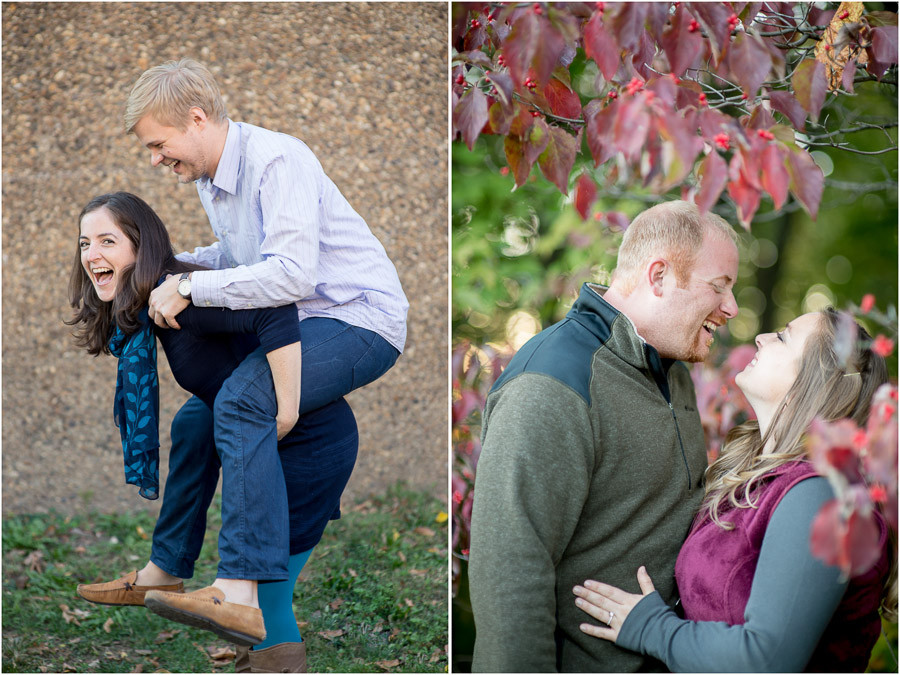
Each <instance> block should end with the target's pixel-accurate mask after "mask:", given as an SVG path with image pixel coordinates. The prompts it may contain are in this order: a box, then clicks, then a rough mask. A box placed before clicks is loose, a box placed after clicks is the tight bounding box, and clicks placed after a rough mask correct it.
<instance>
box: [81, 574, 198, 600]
mask: <svg viewBox="0 0 900 675" xmlns="http://www.w3.org/2000/svg"><path fill="white" fill-rule="evenodd" d="M137 574H138V573H137V570H135V571H134V572H129V573H128V574H126V575H125V576H124V577H119V578H118V579H116V580H115V581H107V582H106V583H103V584H78V588H77V589H76V593H78V595H79V596H81V597H82V598H84V599H85V600H87V601H88V602H93V603H96V604H98V605H138V606H143V605H144V594H145V593H146V592H147V591H167V592H170V593H184V584H183V583H182V582H180V581H179V582H178V583H177V584H172V585H169V586H137V585H136V584H135V583H134V582H135V581H137Z"/></svg>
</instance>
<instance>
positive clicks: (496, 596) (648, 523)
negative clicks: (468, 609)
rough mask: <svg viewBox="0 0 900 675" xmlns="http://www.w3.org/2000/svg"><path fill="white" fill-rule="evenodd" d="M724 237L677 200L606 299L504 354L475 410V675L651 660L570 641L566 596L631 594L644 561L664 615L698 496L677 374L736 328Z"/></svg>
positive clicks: (683, 384) (655, 211)
mask: <svg viewBox="0 0 900 675" xmlns="http://www.w3.org/2000/svg"><path fill="white" fill-rule="evenodd" d="M736 243H737V238H736V234H735V232H734V230H733V229H732V228H731V227H730V226H729V225H728V223H726V222H725V221H724V220H722V219H721V218H719V217H718V216H716V215H714V214H703V215H701V214H700V212H699V211H698V209H697V207H696V206H695V205H693V204H690V203H687V202H681V201H675V202H669V203H664V204H659V205H657V206H654V207H652V208H650V209H648V210H646V211H644V212H643V213H642V214H640V215H639V216H638V217H637V218H635V220H634V222H633V223H632V224H631V225H630V226H629V228H628V230H627V231H626V233H625V236H624V239H623V241H622V245H621V248H620V250H619V259H618V267H617V268H616V270H615V272H614V274H613V277H612V281H611V282H610V285H609V288H603V287H601V286H597V285H595V284H590V283H587V284H585V285H584V286H583V287H582V290H581V294H580V296H579V298H578V299H577V300H576V302H575V304H574V306H573V307H572V309H571V310H570V311H569V313H568V314H567V315H566V318H565V319H564V320H562V321H560V322H559V323H556V324H554V325H553V326H550V327H549V328H547V329H545V330H543V331H542V332H540V333H539V334H538V335H536V336H535V337H534V338H532V339H531V340H530V341H529V342H528V343H526V344H525V345H524V346H523V347H522V348H521V349H520V350H519V352H518V353H517V354H516V356H515V357H513V359H512V361H511V362H510V364H509V365H508V366H507V368H506V370H505V371H504V372H503V374H502V375H501V376H500V378H499V379H498V380H497V382H496V383H495V384H494V387H493V388H492V390H491V393H490V395H489V396H488V399H487V404H486V406H485V411H484V422H483V426H482V441H483V449H482V452H481V456H480V458H479V461H478V471H477V474H476V478H475V501H474V506H473V511H472V538H471V545H470V562H469V584H470V590H471V597H472V609H473V611H474V614H475V625H476V643H475V653H474V662H473V668H474V670H475V671H477V672H552V671H557V670H559V671H563V672H627V671H636V670H648V669H649V670H653V669H661V666H660V664H658V663H654V662H652V661H648V660H647V659H645V658H644V657H643V656H640V655H638V654H634V653H632V652H627V651H625V650H622V649H619V648H618V647H616V646H615V644H613V643H611V642H607V641H605V640H596V639H594V638H592V637H590V636H588V635H586V634H585V633H583V632H582V631H581V630H580V629H579V625H580V624H581V623H583V622H585V621H587V620H588V619H589V618H588V616H587V615H586V614H583V613H581V612H580V610H579V609H578V608H577V607H576V604H575V601H574V600H575V597H574V595H573V593H572V589H573V588H574V587H575V586H576V585H578V584H583V583H584V581H585V580H586V579H598V580H602V581H604V582H606V583H609V584H613V585H615V586H618V587H620V588H624V589H626V590H629V591H631V592H637V590H638V588H637V582H636V577H635V573H636V571H637V569H638V567H639V566H641V565H645V566H646V568H647V571H648V572H649V573H650V574H651V576H652V577H653V579H654V580H656V579H659V580H660V581H659V583H658V584H657V590H659V592H660V593H661V594H662V596H663V598H664V599H665V600H666V601H667V602H669V603H673V602H674V601H675V599H676V595H677V589H676V587H675V582H674V578H673V575H674V566H675V560H676V557H677V555H678V550H679V548H680V547H681V544H682V542H683V541H684V538H685V536H686V535H687V532H688V528H689V526H690V523H691V520H692V518H693V515H694V513H695V512H696V509H697V507H698V505H699V503H700V500H701V499H702V497H703V488H702V477H703V472H704V470H705V469H706V451H705V448H704V440H703V429H702V427H701V424H700V418H699V415H698V414H697V405H696V399H695V396H694V389H693V385H692V383H691V378H690V373H689V372H688V369H687V368H686V367H685V366H684V365H683V364H682V363H679V361H689V362H694V361H702V360H703V359H704V358H706V356H707V355H708V353H709V347H710V345H711V344H712V341H713V335H714V333H715V331H716V329H717V328H718V327H720V326H722V325H724V323H725V322H726V321H727V320H728V319H730V318H732V317H734V316H735V315H736V313H737V305H736V303H735V300H734V296H733V294H732V287H733V285H734V282H735V278H736V277H737V271H738V250H737V245H736Z"/></svg>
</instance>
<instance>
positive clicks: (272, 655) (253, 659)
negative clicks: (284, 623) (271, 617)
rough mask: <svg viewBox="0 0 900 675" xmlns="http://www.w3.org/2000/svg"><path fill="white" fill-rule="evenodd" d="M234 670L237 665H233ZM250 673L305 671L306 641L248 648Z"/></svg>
mask: <svg viewBox="0 0 900 675" xmlns="http://www.w3.org/2000/svg"><path fill="white" fill-rule="evenodd" d="M235 672H237V667H236V666H235ZM250 672H251V673H305V672H306V643H305V642H282V643H281V644H277V645H273V646H271V647H266V648H265V649H251V650H250Z"/></svg>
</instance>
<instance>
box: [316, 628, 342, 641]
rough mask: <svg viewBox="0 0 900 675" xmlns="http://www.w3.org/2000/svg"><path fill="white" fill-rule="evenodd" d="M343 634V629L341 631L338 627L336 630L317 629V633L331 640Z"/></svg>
mask: <svg viewBox="0 0 900 675" xmlns="http://www.w3.org/2000/svg"><path fill="white" fill-rule="evenodd" d="M343 634H344V631H342V630H341V629H340V628H338V629H337V630H320V631H319V635H321V636H322V637H323V638H325V639H326V640H333V639H334V638H336V637H340V636H341V635H343Z"/></svg>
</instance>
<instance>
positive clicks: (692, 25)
mask: <svg viewBox="0 0 900 675" xmlns="http://www.w3.org/2000/svg"><path fill="white" fill-rule="evenodd" d="M698 30H700V24H699V23H697V20H696V19H691V22H690V23H689V24H688V33H696V32H697V31H698Z"/></svg>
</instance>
